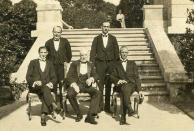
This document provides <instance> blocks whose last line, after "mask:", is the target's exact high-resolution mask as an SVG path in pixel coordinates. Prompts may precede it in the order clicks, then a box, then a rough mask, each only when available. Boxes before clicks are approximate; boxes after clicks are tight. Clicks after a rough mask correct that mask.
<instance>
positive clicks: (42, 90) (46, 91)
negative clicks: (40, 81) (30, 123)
mask: <svg viewBox="0 0 194 131" xmlns="http://www.w3.org/2000/svg"><path fill="white" fill-rule="evenodd" d="M30 92H32V93H36V94H37V95H38V96H39V98H40V100H41V102H42V106H41V124H42V125H43V126H44V125H46V121H45V117H46V115H47V114H50V113H51V112H53V110H54V111H55V112H56V113H57V114H59V113H60V112H61V111H62V110H61V109H60V107H58V106H57V104H56V102H55V100H54V98H53V96H52V94H51V89H50V88H49V87H48V86H46V85H45V86H35V87H31V88H30Z"/></svg>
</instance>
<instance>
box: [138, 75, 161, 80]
mask: <svg viewBox="0 0 194 131" xmlns="http://www.w3.org/2000/svg"><path fill="white" fill-rule="evenodd" d="M139 77H140V79H141V80H150V79H151V80H161V79H162V80H163V77H162V76H161V75H158V76H151V75H149V76H147V75H140V76H139Z"/></svg>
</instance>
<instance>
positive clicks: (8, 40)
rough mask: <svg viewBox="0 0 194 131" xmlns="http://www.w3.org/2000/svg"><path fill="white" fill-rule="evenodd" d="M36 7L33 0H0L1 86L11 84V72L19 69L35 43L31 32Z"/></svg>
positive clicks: (34, 20) (33, 26)
mask: <svg viewBox="0 0 194 131" xmlns="http://www.w3.org/2000/svg"><path fill="white" fill-rule="evenodd" d="M1 7H2V8H1ZM35 9H36V4H35V3H34V2H33V1H32V0H22V1H21V2H19V3H17V4H15V5H12V4H11V2H10V1H9V0H0V22H1V23H0V67H1V68H0V86H3V85H9V74H10V73H12V72H15V71H17V70H18V68H19V66H20V64H21V62H22V61H23V59H24V58H25V56H26V54H27V52H28V50H29V49H30V48H31V46H32V44H33V43H34V39H32V38H31V35H30V33H31V30H34V29H35V22H36V10H35ZM20 87H23V86H20ZM18 89H19V90H20V89H21V88H18ZM22 90H23V89H22ZM12 91H13V90H12ZM13 92H14V91H13ZM15 92H18V91H15ZM16 94H17V93H16ZM16 98H18V97H16Z"/></svg>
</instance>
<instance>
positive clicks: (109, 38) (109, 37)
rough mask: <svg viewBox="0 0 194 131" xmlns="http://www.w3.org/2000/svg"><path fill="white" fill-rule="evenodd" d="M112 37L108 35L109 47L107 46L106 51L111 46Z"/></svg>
mask: <svg viewBox="0 0 194 131" xmlns="http://www.w3.org/2000/svg"><path fill="white" fill-rule="evenodd" d="M111 40H112V39H111V36H110V35H108V41H107V45H106V48H105V49H108V47H109V46H110V45H111Z"/></svg>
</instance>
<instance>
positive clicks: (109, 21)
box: [101, 20, 110, 26]
mask: <svg viewBox="0 0 194 131" xmlns="http://www.w3.org/2000/svg"><path fill="white" fill-rule="evenodd" d="M104 23H109V24H110V21H108V20H106V21H103V22H102V24H101V26H103V24H104Z"/></svg>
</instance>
